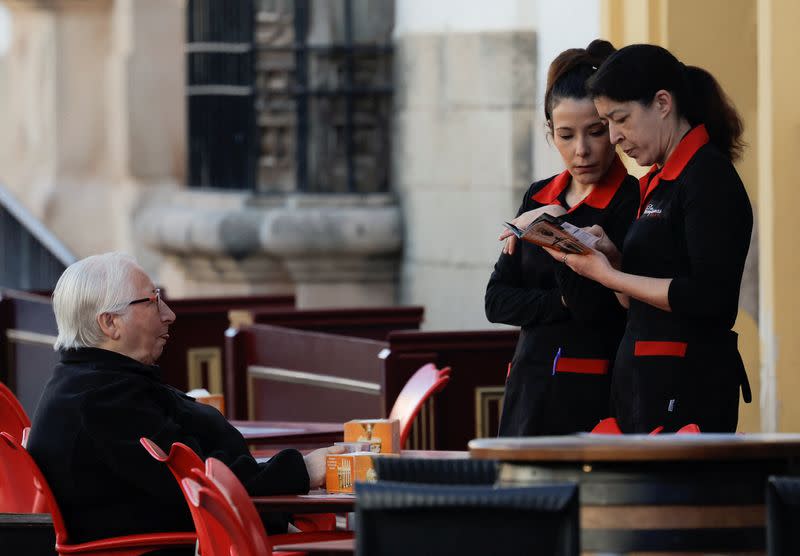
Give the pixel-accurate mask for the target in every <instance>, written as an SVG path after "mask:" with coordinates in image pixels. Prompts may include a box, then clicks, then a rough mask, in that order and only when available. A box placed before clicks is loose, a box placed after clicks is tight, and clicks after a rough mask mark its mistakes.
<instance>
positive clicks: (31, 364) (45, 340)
mask: <svg viewBox="0 0 800 556" xmlns="http://www.w3.org/2000/svg"><path fill="white" fill-rule="evenodd" d="M57 334H58V330H57V328H56V318H55V315H54V314H53V306H52V303H51V301H50V297H49V296H44V295H37V294H32V293H26V292H20V291H14V290H3V291H2V292H0V357H2V359H1V360H0V365H2V367H0V380H2V381H3V382H5V383H6V384H7V385H8V387H9V388H11V390H12V391H13V392H14V394H15V395H16V396H17V398H19V401H20V403H22V407H24V408H25V411H26V412H27V413H28V415H29V416H30V417H33V413H34V411H35V410H36V405H37V404H38V403H39V396H40V395H41V393H42V388H43V387H44V385H45V383H46V382H47V380H48V379H49V378H50V375H51V374H52V372H53V367H54V366H55V364H56V363H57V362H58V360H59V358H58V354H57V353H56V352H55V351H53V344H54V343H55V341H56V336H57Z"/></svg>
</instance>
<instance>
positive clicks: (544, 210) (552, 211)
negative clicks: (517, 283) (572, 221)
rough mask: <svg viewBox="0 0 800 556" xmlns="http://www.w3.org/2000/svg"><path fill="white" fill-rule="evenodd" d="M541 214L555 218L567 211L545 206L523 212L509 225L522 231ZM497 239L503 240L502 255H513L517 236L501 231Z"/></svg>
mask: <svg viewBox="0 0 800 556" xmlns="http://www.w3.org/2000/svg"><path fill="white" fill-rule="evenodd" d="M542 214H549V215H550V216H554V217H556V218H557V217H559V216H564V215H565V214H567V211H566V210H565V209H564V207H562V206H561V205H545V206H543V207H539V208H537V209H533V210H529V211H527V212H523V213H522V214H520V215H519V216H517V217H516V218H515V219H514V220H512V221H511V224H514V226H516V227H517V228H519V229H520V230H524V229H525V228H527V227H528V226H530V225H531V222H533V221H534V220H536V219H537V218H539V217H540V216H541V215H542ZM497 239H499V240H500V241H503V240H505V245H503V253H505V254H506V255H513V254H514V249H515V247H516V244H517V236H515V235H514V234H513V233H512V232H511V231H510V230H503V233H501V234H500V237H499V238H497Z"/></svg>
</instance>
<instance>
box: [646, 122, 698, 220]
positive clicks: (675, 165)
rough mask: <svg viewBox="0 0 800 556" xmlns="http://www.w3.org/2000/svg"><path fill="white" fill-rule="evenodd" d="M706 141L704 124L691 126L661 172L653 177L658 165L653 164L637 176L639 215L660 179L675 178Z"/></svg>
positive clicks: (670, 179)
mask: <svg viewBox="0 0 800 556" xmlns="http://www.w3.org/2000/svg"><path fill="white" fill-rule="evenodd" d="M708 141H709V138H708V131H706V126H705V125H703V124H700V125H699V126H697V127H695V128H692V129H691V130H690V131H689V133H687V134H686V135H684V136H683V139H681V142H680V143H678V146H677V147H675V150H674V151H673V152H672V154H671V155H669V158H668V159H667V161H666V162H665V163H664V166H663V167H662V168H661V172H659V173H658V174H657V175H656V176H655V177H653V174H655V173H656V172H658V166H655V165H654V166H653V167H652V168H650V170H649V171H648V172H647V173H646V174H645V175H644V176H642V177H641V178H639V193H640V194H641V196H640V197H639V198H640V199H641V204H640V205H639V216H641V215H642V210H644V206H645V204H646V201H647V197H649V196H650V194H651V193H652V192H653V190H654V189H655V188H656V187H658V184H659V183H661V180H669V181H672V180H674V179H677V177H678V176H679V175H680V174H681V172H683V169H684V168H686V165H687V164H688V163H689V161H690V160H691V159H692V157H693V156H694V155H695V154H696V153H697V151H699V150H700V147H702V146H703V145H705V144H706V143H708Z"/></svg>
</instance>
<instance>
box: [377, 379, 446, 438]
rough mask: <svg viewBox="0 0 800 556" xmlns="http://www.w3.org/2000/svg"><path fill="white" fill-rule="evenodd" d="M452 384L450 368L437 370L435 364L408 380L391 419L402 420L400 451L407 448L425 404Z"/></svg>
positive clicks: (398, 397) (393, 409)
mask: <svg viewBox="0 0 800 556" xmlns="http://www.w3.org/2000/svg"><path fill="white" fill-rule="evenodd" d="M448 382H450V367H445V368H444V369H437V368H436V365H434V364H433V363H428V364H427V365H424V366H422V367H420V368H419V369H418V370H417V372H415V373H414V374H413V376H412V377H411V378H410V379H408V382H406V385H405V386H403V389H402V390H401V391H400V394H399V395H398V396H397V400H395V402H394V405H393V406H392V411H391V413H389V419H399V420H400V449H401V450H402V449H403V448H405V445H406V439H407V438H408V433H410V432H411V425H412V424H413V423H414V419H415V418H416V416H417V415H418V414H419V412H420V410H422V406H423V404H424V403H425V402H426V401H428V399H429V398H430V397H431V396H433V395H434V394H435V393H437V392H439V391H441V390H442V389H443V388H444V387H445V386H447V383H448Z"/></svg>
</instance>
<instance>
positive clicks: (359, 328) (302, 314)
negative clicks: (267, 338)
mask: <svg viewBox="0 0 800 556" xmlns="http://www.w3.org/2000/svg"><path fill="white" fill-rule="evenodd" d="M248 312H249V313H250V318H249V322H248V324H271V325H273V326H282V327H284V328H294V329H297V330H311V331H315V332H326V333H328V334H338V335H341V336H355V337H357V338H371V339H373V340H385V339H386V337H387V336H388V335H389V332H393V331H395V330H419V327H420V324H421V323H422V320H423V318H424V313H425V309H424V308H423V307H415V306H411V307H364V308H357V309H294V310H292V309H274V308H270V309H267V310H262V309H253V310H250V311H248Z"/></svg>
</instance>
